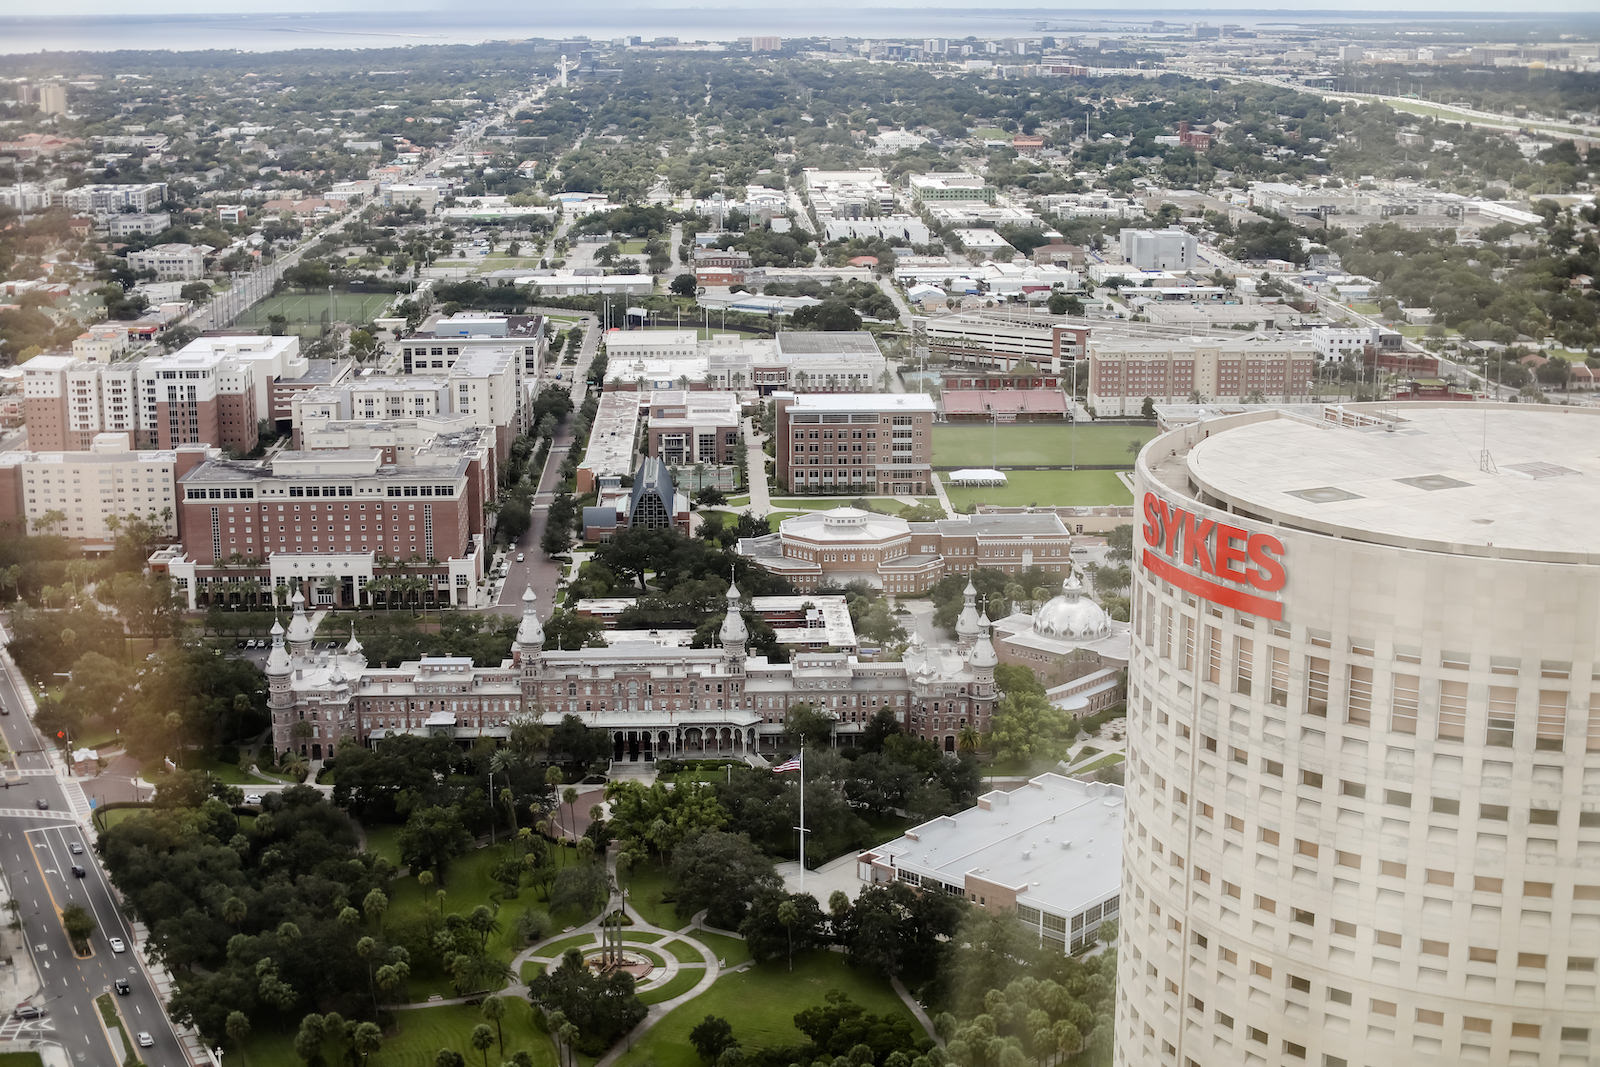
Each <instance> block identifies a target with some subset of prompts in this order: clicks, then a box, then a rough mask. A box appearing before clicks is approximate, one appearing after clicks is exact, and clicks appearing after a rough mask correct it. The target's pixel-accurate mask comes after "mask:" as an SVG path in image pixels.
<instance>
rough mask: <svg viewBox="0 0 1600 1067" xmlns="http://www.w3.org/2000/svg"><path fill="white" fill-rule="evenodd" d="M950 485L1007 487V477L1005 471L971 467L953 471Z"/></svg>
mask: <svg viewBox="0 0 1600 1067" xmlns="http://www.w3.org/2000/svg"><path fill="white" fill-rule="evenodd" d="M950 483H951V484H952V485H963V486H983V485H1005V484H1006V476H1005V472H1004V471H997V470H989V469H984V468H977V467H971V468H963V469H962V470H958V471H951V472H950Z"/></svg>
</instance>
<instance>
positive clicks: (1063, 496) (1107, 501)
mask: <svg viewBox="0 0 1600 1067" xmlns="http://www.w3.org/2000/svg"><path fill="white" fill-rule="evenodd" d="M941 477H942V476H941ZM945 491H946V492H947V493H949V495H950V504H951V506H953V507H954V508H955V509H956V510H957V511H965V510H967V509H968V508H969V507H970V506H972V505H975V504H1001V505H1012V506H1017V505H1020V506H1024V507H1026V506H1030V505H1038V506H1041V507H1044V506H1048V505H1052V504H1059V505H1062V506H1083V505H1112V504H1116V505H1126V504H1131V503H1133V494H1132V493H1130V492H1128V487H1127V486H1125V485H1123V484H1122V482H1121V481H1120V480H1119V479H1118V478H1117V473H1116V471H1006V484H1005V485H1001V486H994V487H984V488H979V489H958V488H956V487H954V486H952V485H951V484H950V482H949V480H948V479H945Z"/></svg>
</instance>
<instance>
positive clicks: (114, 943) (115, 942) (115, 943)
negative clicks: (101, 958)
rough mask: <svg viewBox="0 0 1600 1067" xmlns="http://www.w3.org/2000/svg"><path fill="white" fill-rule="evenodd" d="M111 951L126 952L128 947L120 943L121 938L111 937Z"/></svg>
mask: <svg viewBox="0 0 1600 1067" xmlns="http://www.w3.org/2000/svg"><path fill="white" fill-rule="evenodd" d="M111 951H112V952H126V951H128V946H127V945H124V944H123V943H122V938H120V937H113V938H112V939H111Z"/></svg>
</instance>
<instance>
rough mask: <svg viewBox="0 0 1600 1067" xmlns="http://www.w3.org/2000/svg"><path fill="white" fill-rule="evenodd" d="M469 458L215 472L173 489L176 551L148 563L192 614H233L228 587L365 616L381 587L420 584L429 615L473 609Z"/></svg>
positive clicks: (339, 458) (353, 453) (232, 467)
mask: <svg viewBox="0 0 1600 1067" xmlns="http://www.w3.org/2000/svg"><path fill="white" fill-rule="evenodd" d="M473 447H475V442H473V441H472V440H470V439H468V440H466V441H465V442H462V441H457V440H454V439H449V438H446V439H437V440H435V441H433V442H431V443H430V444H429V445H428V446H426V447H423V448H420V449H418V450H416V451H415V452H412V453H410V454H408V455H405V456H400V455H396V456H395V460H394V462H388V461H386V459H385V455H384V452H383V451H382V450H380V449H378V448H370V449H368V448H361V449H345V450H337V451H323V452H307V451H284V452H279V453H277V454H275V455H273V456H272V457H270V458H268V459H262V460H254V461H243V460H228V459H213V460H210V461H208V462H206V463H203V464H201V465H200V466H198V467H196V468H195V469H193V470H192V471H190V472H189V473H188V474H187V475H185V476H184V478H183V479H182V480H181V481H180V482H179V487H180V489H181V491H182V500H181V502H180V505H179V507H180V508H181V511H182V518H181V530H182V545H181V551H179V552H168V553H165V554H158V555H159V556H160V557H161V558H159V559H155V560H153V561H152V562H153V564H156V563H159V564H160V567H161V569H164V570H165V571H166V572H167V573H169V574H171V575H172V578H173V581H174V584H175V586H176V588H177V590H178V592H179V593H180V594H181V595H183V596H184V597H185V598H186V599H187V601H188V603H189V606H190V607H196V606H198V605H199V604H200V603H201V602H203V601H204V602H233V598H234V597H236V596H237V595H239V594H240V592H241V591H239V590H236V589H229V588H228V587H229V586H230V585H239V584H242V583H244V582H246V581H250V582H254V583H256V585H257V587H258V589H259V588H265V589H266V590H269V591H270V590H271V589H272V588H274V587H276V586H284V587H286V588H292V589H295V590H300V591H303V592H306V593H309V594H310V596H311V599H312V602H313V603H314V604H317V605H326V606H334V605H337V606H356V605H362V606H365V605H370V604H373V603H374V602H377V600H380V599H381V597H376V598H375V594H383V593H384V591H385V589H386V585H383V584H380V585H379V586H377V587H375V588H369V587H370V586H372V583H373V582H374V581H376V580H378V579H380V578H404V579H407V580H410V579H420V580H421V582H422V583H423V585H425V587H426V589H425V592H424V595H423V601H424V602H426V603H438V604H444V603H450V604H453V605H455V606H458V607H475V606H479V604H480V603H481V601H482V599H483V596H484V595H485V594H484V590H483V587H481V586H479V584H478V583H479V581H480V579H482V578H483V572H484V561H485V554H486V553H485V548H484V538H483V522H484V514H483V507H482V504H481V502H476V503H475V498H474V489H473V485H474V483H475V481H476V480H478V478H479V477H480V476H478V475H476V474H475V472H474V469H473V468H474V459H475V457H474V455H473V452H472V448H473ZM390 591H392V590H390ZM219 598H221V599H220V601H219Z"/></svg>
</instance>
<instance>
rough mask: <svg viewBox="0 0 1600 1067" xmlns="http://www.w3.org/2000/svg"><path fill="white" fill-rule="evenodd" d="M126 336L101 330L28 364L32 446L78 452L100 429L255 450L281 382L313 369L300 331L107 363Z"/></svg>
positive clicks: (26, 413) (139, 439)
mask: <svg viewBox="0 0 1600 1067" xmlns="http://www.w3.org/2000/svg"><path fill="white" fill-rule="evenodd" d="M125 339H126V333H125V331H124V333H123V341H124V342H125ZM118 343H119V341H118V338H117V336H116V330H115V328H105V329H102V328H99V327H96V328H93V329H91V330H90V331H89V332H88V333H86V334H85V335H84V336H82V337H80V338H78V339H77V341H75V342H74V344H73V348H74V351H75V354H74V355H71V356H65V355H56V356H35V357H34V358H33V359H31V360H29V361H28V362H27V363H26V364H25V365H24V366H23V368H22V386H23V418H24V420H25V421H26V422H27V425H28V440H29V443H30V444H32V445H33V446H34V447H36V448H39V449H41V450H44V451H61V450H65V451H77V450H82V449H86V448H88V447H89V445H90V442H91V441H92V440H93V439H94V437H95V435H97V434H100V433H126V434H130V435H132V437H133V440H134V443H135V444H136V445H138V446H140V447H147V448H162V449H166V448H173V447H176V446H177V445H182V444H204V445H215V446H218V447H221V448H227V449H234V450H237V451H242V452H248V451H250V450H251V449H253V448H254V447H255V445H256V441H257V435H258V433H257V431H258V424H259V422H260V421H261V420H262V419H266V418H269V417H270V416H271V408H270V405H269V397H270V395H271V391H272V386H273V384H274V382H276V381H278V380H280V379H286V378H297V377H300V376H302V375H304V374H306V373H308V371H309V369H310V364H309V361H307V360H306V359H305V358H304V357H302V356H301V355H300V339H299V338H298V337H292V336H291V337H202V338H199V339H197V340H195V341H193V342H191V343H190V344H188V345H186V346H184V347H183V348H181V349H179V350H178V351H177V352H172V353H168V354H166V355H160V356H150V357H148V358H146V359H143V360H138V361H123V362H117V363H113V362H107V361H106V360H107V359H108V358H109V357H111V356H114V355H116V354H117V351H118V348H117V346H118Z"/></svg>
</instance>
